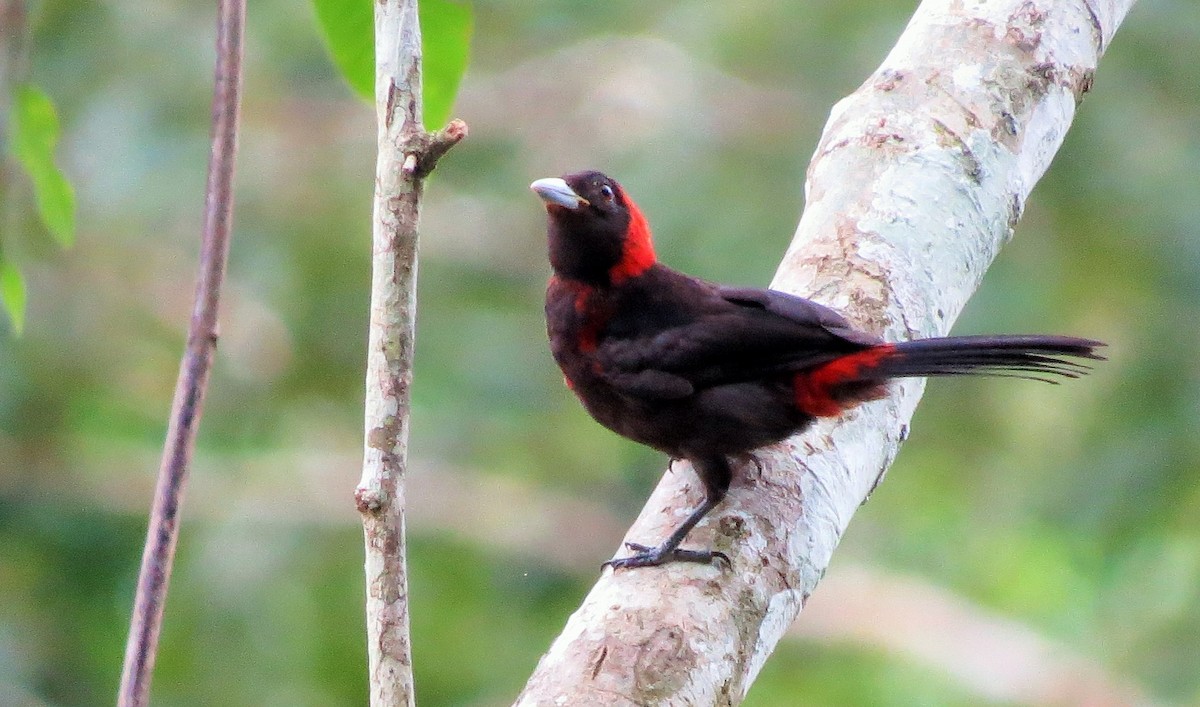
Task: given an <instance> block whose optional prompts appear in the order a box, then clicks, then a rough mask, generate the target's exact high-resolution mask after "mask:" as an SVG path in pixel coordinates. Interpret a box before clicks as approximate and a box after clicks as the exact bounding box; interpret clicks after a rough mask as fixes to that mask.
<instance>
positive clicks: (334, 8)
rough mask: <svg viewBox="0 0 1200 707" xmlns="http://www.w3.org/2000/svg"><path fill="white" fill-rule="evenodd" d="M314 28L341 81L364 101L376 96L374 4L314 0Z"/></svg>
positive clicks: (365, 0)
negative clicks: (323, 39)
mask: <svg viewBox="0 0 1200 707" xmlns="http://www.w3.org/2000/svg"><path fill="white" fill-rule="evenodd" d="M313 8H314V9H315V10H316V11H317V26H318V27H320V29H321V35H322V36H323V37H325V46H326V47H327V48H328V49H329V53H330V55H331V56H332V57H333V63H334V64H336V65H337V67H338V69H339V70H341V72H342V78H344V79H346V83H348V84H350V88H352V89H354V92H355V93H357V94H358V95H359V96H361V97H362V98H364V99H365V100H367V101H372V100H374V97H375V46H374V37H375V15H374V11H375V10H374V9H375V3H374V2H373V1H372V0H313Z"/></svg>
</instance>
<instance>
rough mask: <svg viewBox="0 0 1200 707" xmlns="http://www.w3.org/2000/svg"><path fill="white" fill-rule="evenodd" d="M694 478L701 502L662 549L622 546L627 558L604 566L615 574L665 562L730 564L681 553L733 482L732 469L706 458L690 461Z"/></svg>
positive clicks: (707, 553)
mask: <svg viewBox="0 0 1200 707" xmlns="http://www.w3.org/2000/svg"><path fill="white" fill-rule="evenodd" d="M692 467H693V468H695V470H696V475H697V476H699V477H700V481H702V482H703V483H704V491H705V493H704V502H703V503H701V504H700V506H699V507H697V508H696V510H694V511H692V512H691V513H690V514H689V515H688V517H687V518H686V519H684V521H683V522H682V523H680V524H679V527H678V528H676V529H675V531H674V532H673V533H671V534H670V535H669V536H668V537H667V539H666V540H664V541H663V542H662V544H661V545H659V546H657V547H649V546H647V545H641V544H639V543H625V547H627V548H629V549H630V550H633V552H634V554H633V555H630V556H629V557H620V558H617V559H615V560H609V561H608V562H605V563H604V565H606V566H608V567H612V568H613V569H614V570H619V569H628V568H631V567H656V566H658V565H662V564H666V563H668V562H700V563H705V564H707V563H709V562H712V561H713V560H715V559H722V560H725V563H726V564H729V556H728V555H726V554H725V553H723V552H718V551H716V550H681V549H679V544H680V543H682V542H683V539H684V538H685V537H687V534H688V533H689V532H691V530H692V528H694V527H696V524H697V523H699V522H700V521H701V519H703V518H704V516H706V515H708V512H709V511H711V510H712V509H713V508H714V507H716V505H717V504H718V503H720V502H721V500H722V499H724V498H725V492H726V491H728V490H729V482H730V481H731V480H732V479H733V469H732V468H731V467H730V466H729V460H728V459H726V458H725V457H708V458H700V459H693V460H692Z"/></svg>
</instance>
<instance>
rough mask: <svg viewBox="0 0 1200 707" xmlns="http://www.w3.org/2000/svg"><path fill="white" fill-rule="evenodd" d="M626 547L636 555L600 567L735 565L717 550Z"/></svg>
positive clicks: (627, 545)
mask: <svg viewBox="0 0 1200 707" xmlns="http://www.w3.org/2000/svg"><path fill="white" fill-rule="evenodd" d="M625 547H627V548H629V549H630V550H633V552H634V554H632V555H630V556H629V557H618V558H617V559H615V560H609V561H608V562H605V563H604V564H602V565H600V567H601V568H603V567H611V568H613V569H614V570H623V569H631V568H633V567H657V566H659V565H665V564H667V563H668V562H696V563H699V564H704V565H707V564H711V563H712V562H713V561H714V560H724V561H725V566H726V567H732V566H733V563H732V562H730V561H729V555H726V554H725V553H723V552H719V551H717V550H682V549H680V548H679V547H670V546H668V545H667V544H665V543H664V544H663V545H659V546H658V547H649V546H647V545H641V544H638V543H625Z"/></svg>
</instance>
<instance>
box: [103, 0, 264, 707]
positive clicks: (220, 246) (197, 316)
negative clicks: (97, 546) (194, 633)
mask: <svg viewBox="0 0 1200 707" xmlns="http://www.w3.org/2000/svg"><path fill="white" fill-rule="evenodd" d="M217 12H218V20H217V64H216V72H215V86H214V89H213V102H212V125H213V127H212V154H211V155H210V157H209V163H208V186H207V187H206V191H205V199H204V225H203V231H202V239H203V241H202V245H201V250H200V272H199V276H198V278H197V282H196V294H195V301H194V304H193V308H192V319H191V324H190V326H189V327H188V338H187V348H186V350H185V351H184V355H183V361H182V363H181V364H180V368H179V379H178V380H177V382H176V384H175V399H174V402H173V403H172V406H171V420H170V424H169V426H168V428H167V439H166V443H165V444H164V446H163V456H162V464H161V466H160V467H159V471H158V485H157V487H156V489H155V492H154V506H153V508H152V509H151V511H150V527H149V530H148V532H147V533H146V549H145V552H144V553H143V555H142V568H141V573H140V574H139V576H138V588H137V597H136V599H135V600H134V605H133V617H132V619H131V620H130V624H129V639H128V642H127V644H126V646H125V666H124V668H123V670H122V673H121V687H120V692H119V695H118V702H119V704H121V705H123V706H128V707H140V706H141V705H145V704H147V702H148V701H149V695H150V677H151V674H152V672H153V670H154V659H155V656H156V655H157V652H158V636H159V630H160V628H161V626H162V615H163V606H164V604H165V603H166V597H167V584H168V580H169V578H170V576H171V565H172V562H173V560H174V557H175V543H176V541H177V540H178V538H179V509H180V505H181V503H182V500H183V498H182V497H183V488H184V485H185V483H186V481H187V472H188V466H189V464H190V462H191V456H192V450H193V448H194V447H195V441H196V431H197V429H198V427H199V424H200V415H201V413H202V411H203V408H204V395H205V392H206V390H207V388H208V375H209V371H210V370H211V368H212V360H213V355H214V353H215V352H216V346H217V305H218V302H219V300H220V294H221V282H222V280H223V279H224V277H225V263H226V261H227V260H228V257H229V231H230V223H231V221H232V217H233V166H234V158H235V156H236V153H237V125H238V109H239V106H240V103H241V87H242V29H243V26H244V25H245V18H246V5H245V0H219V2H218V11H217Z"/></svg>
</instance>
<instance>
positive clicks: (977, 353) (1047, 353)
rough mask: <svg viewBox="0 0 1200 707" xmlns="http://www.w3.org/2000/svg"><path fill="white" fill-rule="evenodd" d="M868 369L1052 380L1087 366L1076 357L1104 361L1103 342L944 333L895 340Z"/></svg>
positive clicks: (891, 373)
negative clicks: (902, 340) (936, 337)
mask: <svg viewBox="0 0 1200 707" xmlns="http://www.w3.org/2000/svg"><path fill="white" fill-rule="evenodd" d="M894 346H895V348H894V350H893V351H892V352H890V353H889V354H888V355H885V356H882V357H881V358H880V360H879V363H878V365H877V366H875V367H873V368H872V369H871V370H870V372H871V374H873V375H881V376H883V377H889V378H890V377H922V376H961V375H985V376H1006V377H1011V378H1028V379H1031V380H1039V381H1044V382H1046V383H1055V382H1056V381H1054V380H1053V377H1054V376H1062V377H1066V378H1078V377H1079V376H1081V375H1083V374H1085V373H1087V372H1088V371H1089V370H1091V366H1089V365H1087V364H1086V363H1083V362H1082V361H1081V359H1082V360H1085V361H1103V360H1105V359H1104V357H1103V356H1101V355H1099V354H1097V353H1096V349H1098V348H1100V347H1102V346H1104V343H1103V342H1100V341H1092V340H1091V339H1078V338H1075V337H1072V336H1038V335H1017V336H1013V335H1001V336H949V337H945V338H939V339H919V340H917V341H905V342H901V343H897V344H895V345H894Z"/></svg>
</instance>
